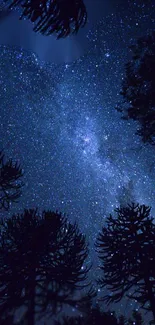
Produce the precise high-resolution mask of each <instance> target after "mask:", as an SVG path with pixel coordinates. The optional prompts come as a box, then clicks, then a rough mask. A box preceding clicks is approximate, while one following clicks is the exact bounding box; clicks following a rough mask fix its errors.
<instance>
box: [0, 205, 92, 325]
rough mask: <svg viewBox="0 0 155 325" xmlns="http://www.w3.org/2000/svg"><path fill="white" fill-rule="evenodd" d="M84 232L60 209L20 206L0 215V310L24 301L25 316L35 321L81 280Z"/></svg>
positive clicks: (69, 298)
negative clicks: (8, 215) (17, 210)
mask: <svg viewBox="0 0 155 325" xmlns="http://www.w3.org/2000/svg"><path fill="white" fill-rule="evenodd" d="M87 254H88V249H87V245H86V240H85V237H84V236H83V235H82V234H81V233H80V232H79V230H78V227H77V225H76V224H74V225H72V224H71V223H69V222H68V221H67V219H66V217H65V216H62V215H61V214H60V213H57V212H56V213H54V212H51V211H44V212H43V213H42V214H41V215H39V213H37V210H33V209H32V210H25V211H24V213H23V214H21V215H19V214H17V215H13V216H12V217H11V218H7V219H2V220H0V315H2V316H1V317H4V318H5V316H6V315H7V313H8V311H9V312H10V310H11V311H12V312H14V311H15V310H18V308H19V307H21V306H26V313H25V315H24V318H25V319H26V320H27V324H29V325H32V324H34V320H35V313H38V315H39V317H42V316H44V315H45V314H46V315H47V313H50V312H51V313H54V312H57V311H58V310H60V309H61V307H62V306H63V304H65V303H66V304H74V303H76V302H74V293H75V290H76V289H77V288H82V287H83V286H82V283H83V282H84V283H85V282H86V279H87V272H88V268H86V267H82V266H83V263H84V262H85V259H86V257H87Z"/></svg>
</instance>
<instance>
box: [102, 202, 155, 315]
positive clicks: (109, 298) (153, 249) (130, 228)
mask: <svg viewBox="0 0 155 325" xmlns="http://www.w3.org/2000/svg"><path fill="white" fill-rule="evenodd" d="M115 211H116V213H117V218H116V217H112V215H110V216H109V217H108V218H107V222H106V223H107V224H106V226H105V227H103V228H102V232H101V233H100V234H99V236H98V239H97V243H96V246H97V251H98V253H99V258H100V260H101V262H102V266H101V269H102V271H103V272H104V275H103V277H102V278H101V279H100V281H99V283H100V285H102V286H103V287H105V286H107V288H108V289H109V290H110V291H111V294H109V295H106V296H104V297H103V300H104V301H105V302H107V303H110V302H118V301H120V300H121V299H122V298H123V297H124V296H125V295H126V296H128V297H129V298H130V299H134V300H137V301H138V302H139V303H140V305H141V307H142V308H144V309H146V310H150V311H152V312H153V315H154V319H155V225H154V223H153V217H150V208H149V207H148V206H145V205H139V204H134V203H133V204H131V205H128V206H127V207H120V208H118V209H116V210H115Z"/></svg>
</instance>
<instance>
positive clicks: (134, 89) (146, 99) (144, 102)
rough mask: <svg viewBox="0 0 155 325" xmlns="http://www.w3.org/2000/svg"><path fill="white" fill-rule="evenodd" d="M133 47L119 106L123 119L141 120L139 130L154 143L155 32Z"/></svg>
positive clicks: (148, 140)
mask: <svg viewBox="0 0 155 325" xmlns="http://www.w3.org/2000/svg"><path fill="white" fill-rule="evenodd" d="M130 49H131V51H132V59H131V61H130V62H128V63H127V64H126V71H125V77H124V79H123V82H122V91H121V95H122V96H123V102H122V103H120V104H118V105H117V107H116V109H117V110H118V111H120V112H123V117H122V118H123V119H127V120H128V119H133V120H135V121H138V122H139V125H140V127H139V128H138V129H137V132H136V134H138V135H139V136H141V137H142V140H143V142H145V143H146V142H148V143H150V144H152V145H155V32H153V33H152V34H151V35H148V36H146V37H143V38H140V39H139V40H138V41H137V43H136V44H135V45H133V46H131V47H130Z"/></svg>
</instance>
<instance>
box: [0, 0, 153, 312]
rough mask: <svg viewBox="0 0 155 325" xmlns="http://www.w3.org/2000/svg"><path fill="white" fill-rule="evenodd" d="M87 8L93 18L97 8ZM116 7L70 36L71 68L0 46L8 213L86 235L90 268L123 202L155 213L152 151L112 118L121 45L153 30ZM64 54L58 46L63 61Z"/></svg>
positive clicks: (147, 12) (140, 16)
mask: <svg viewBox="0 0 155 325" xmlns="http://www.w3.org/2000/svg"><path fill="white" fill-rule="evenodd" d="M88 1H90V2H91V7H92V8H90V10H93V6H92V3H93V1H94V2H95V0H87V2H88ZM100 1H102V0H100ZM114 2H115V1H111V2H110V1H109V3H110V5H109V7H108V9H107V13H108V14H107V15H106V14H105V13H104V14H103V18H102V16H101V14H99V11H98V16H96V17H98V19H97V18H95V19H96V21H94V24H92V23H91V28H88V27H87V29H86V32H85V34H84V32H81V36H78V42H79V44H80V49H82V50H80V51H79V52H78V45H77V43H76V46H74V42H76V40H75V38H73V39H72V44H73V48H74V51H72V53H71V55H70V58H72V57H73V58H74V57H78V58H77V59H76V60H74V61H70V62H66V52H65V55H64V62H61V63H60V62H53V63H52V62H47V61H41V60H40V59H39V57H38V55H37V54H36V53H33V52H32V51H28V50H27V49H26V48H21V47H19V46H18V47H17V46H15V45H14V46H9V45H8V44H7V45H4V42H3V44H1V46H0V47H1V48H0V104H1V113H0V114H1V138H0V147H1V148H4V150H5V154H6V155H7V157H8V158H10V157H12V158H13V159H14V160H16V161H18V162H19V163H20V164H21V166H22V168H23V170H24V182H25V186H24V188H23V196H22V198H21V199H20V202H19V204H18V205H14V206H12V208H11V213H12V212H14V211H18V212H19V211H22V210H23V208H32V207H38V208H39V209H51V210H56V209H57V210H59V211H61V212H65V213H66V214H67V215H68V216H69V218H70V220H72V221H73V220H76V221H77V222H78V224H79V226H80V229H81V230H82V231H83V233H85V234H86V235H87V238H88V240H89V243H90V247H91V248H90V252H91V254H90V260H93V261H94V260H95V259H96V257H95V256H94V254H95V253H94V249H93V245H94V241H95V239H96V236H97V234H98V231H99V230H101V226H102V225H103V224H104V219H105V217H106V216H108V215H109V213H113V210H114V208H115V207H117V206H118V205H119V204H120V203H122V200H123V201H124V202H126V201H128V200H130V199H131V200H132V199H134V200H135V201H138V202H139V203H141V204H147V205H150V206H151V207H152V214H155V204H154V194H155V188H154V179H155V164H154V154H155V148H154V147H152V146H150V145H144V144H142V142H141V139H140V138H139V137H138V136H136V135H134V133H135V130H136V124H135V123H134V122H132V121H131V122H127V121H123V120H121V118H120V114H119V113H118V112H117V111H116V110H115V106H116V104H117V102H118V101H119V99H120V97H119V91H120V88H121V81H122V78H123V75H124V64H125V63H127V61H128V60H129V58H130V51H129V49H128V46H129V45H130V44H131V43H132V42H133V41H134V40H136V39H137V38H138V37H140V36H143V35H146V34H147V33H148V32H151V31H152V30H153V29H154V27H155V20H154V12H155V5H153V2H154V1H153V0H152V1H147V4H146V1H131V2H132V4H131V3H130V2H128V1H124V2H125V4H124V2H123V1H120V2H119V1H117V6H116V2H115V4H114ZM94 5H95V4H94ZM113 8H114V10H113ZM92 12H93V11H92ZM92 12H91V15H92ZM96 15H97V14H96ZM20 23H21V22H20ZM1 33H2V32H1ZM82 33H83V34H82ZM84 35H85V41H86V44H87V45H86V46H84ZM80 37H81V39H80ZM57 42H59V41H57ZM80 42H81V43H80ZM42 46H43V44H42V43H40V48H42ZM63 46H65V40H63V42H62V47H61V46H60V48H59V50H60V51H61V59H62V53H63ZM50 50H51V49H50ZM54 50H55V48H53V50H52V51H53V52H54ZM81 53H82V54H81ZM48 55H49V54H48ZM58 61H60V60H58ZM123 194H124V195H123ZM95 261H96V260H95ZM93 267H95V266H93ZM96 272H97V271H96ZM96 272H95V276H96ZM130 304H131V303H130ZM123 306H124V305H122V308H124V307H123ZM121 311H122V310H121Z"/></svg>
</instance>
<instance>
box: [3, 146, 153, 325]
mask: <svg viewBox="0 0 155 325" xmlns="http://www.w3.org/2000/svg"><path fill="white" fill-rule="evenodd" d="M22 177H23V173H22V169H21V167H20V165H18V164H17V163H13V161H12V159H10V160H8V161H7V160H6V159H5V156H4V153H3V151H2V152H1V153H0V192H1V197H0V207H1V211H3V213H5V211H8V210H9V209H10V203H17V200H18V199H19V197H20V196H21V193H22V192H21V191H22V187H23V185H24V184H23V182H22ZM114 211H115V215H114V216H112V214H110V215H109V216H108V217H107V218H106V219H105V222H104V225H102V228H101V230H100V231H99V234H98V236H97V238H96V241H95V245H94V252H95V253H96V254H97V256H98V265H96V267H97V268H98V269H99V270H100V274H102V275H101V277H99V278H98V279H97V280H96V283H95V288H94V283H91V282H90V280H89V272H90V270H91V267H92V266H91V264H90V265H89V266H86V263H85V262H86V259H87V257H88V254H89V243H88V242H87V239H86V236H85V235H84V234H83V233H82V232H81V231H80V230H79V227H78V223H77V222H75V223H71V222H70V221H69V219H68V217H66V216H65V215H63V214H61V213H60V212H58V211H56V212H53V211H50V210H46V211H42V213H41V212H38V210H37V208H36V209H25V210H24V212H23V213H21V214H19V213H17V214H13V215H12V216H11V217H5V216H3V217H1V219H0V250H1V254H0V315H1V324H25V323H24V322H26V324H28V325H33V324H35V322H36V319H37V318H38V317H39V318H40V319H42V318H44V317H45V316H49V317H51V318H52V317H54V315H56V314H57V315H58V314H59V313H60V312H61V310H62V308H64V306H70V307H71V308H73V307H74V308H75V309H77V310H79V312H80V313H81V315H83V317H81V316H79V317H78V316H77V317H74V318H72V317H69V316H68V317H66V316H64V317H63V318H62V320H61V321H60V322H59V321H56V322H57V323H56V324H64V325H65V324H66V325H67V324H68V325H69V324H79V325H83V324H96V325H97V324H106V323H108V324H112V325H123V324H124V325H130V324H136V325H140V324H143V320H142V316H141V314H140V313H139V312H138V311H133V315H131V318H130V319H129V320H127V319H125V317H124V316H120V317H118V318H117V316H116V315H115V313H114V312H110V311H109V312H103V311H102V308H101V309H100V307H99V305H98V306H97V305H96V306H94V301H95V298H96V297H97V289H96V288H100V295H101V301H102V303H101V306H103V305H104V304H105V306H106V305H107V306H109V305H110V304H111V303H118V302H120V301H121V300H122V299H123V298H125V297H127V298H129V299H130V300H132V301H137V303H138V304H139V307H140V308H141V309H144V310H147V311H149V312H152V315H153V321H155V224H154V222H153V220H154V218H153V217H152V216H151V208H150V207H149V206H146V205H140V204H138V203H134V202H132V203H129V204H126V205H124V206H123V205H121V206H120V207H117V208H116V209H115V210H114ZM104 288H106V290H104ZM83 289H84V290H83ZM105 292H106V293H105ZM107 292H108V293H107ZM77 293H78V294H77ZM23 306H24V307H25V313H24V316H23V319H22V320H21V321H20V322H17V321H16V322H15V319H14V315H15V313H16V312H17V311H18V310H19V309H20V308H21V307H23ZM153 321H152V323H150V324H153ZM14 322H15V323H14Z"/></svg>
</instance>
